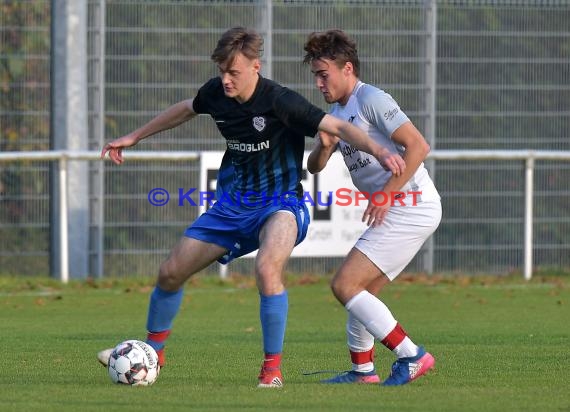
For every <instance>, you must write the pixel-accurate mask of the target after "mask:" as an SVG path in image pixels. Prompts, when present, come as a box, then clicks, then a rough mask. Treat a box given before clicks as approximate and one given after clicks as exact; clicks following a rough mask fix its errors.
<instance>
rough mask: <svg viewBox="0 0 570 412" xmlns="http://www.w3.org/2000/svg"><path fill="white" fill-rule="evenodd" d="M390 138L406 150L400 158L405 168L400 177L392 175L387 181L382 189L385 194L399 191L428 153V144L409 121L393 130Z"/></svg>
mask: <svg viewBox="0 0 570 412" xmlns="http://www.w3.org/2000/svg"><path fill="white" fill-rule="evenodd" d="M391 138H392V140H393V141H394V142H395V143H397V144H399V145H401V146H403V147H404V148H405V149H406V151H405V152H404V154H403V156H402V157H403V159H404V162H406V168H405V170H404V172H403V173H402V174H401V175H399V176H395V175H392V176H391V177H390V179H388V182H387V183H386V185H385V186H384V188H383V190H384V192H385V193H390V192H397V191H399V190H400V189H401V188H402V187H403V186H404V185H405V184H406V183H407V182H408V180H410V179H411V178H412V176H413V175H414V173H416V171H417V170H418V168H419V167H420V165H421V164H422V162H423V161H424V160H425V159H426V157H427V155H428V154H429V152H430V146H429V144H428V142H427V141H426V139H425V138H424V137H423V135H422V134H421V133H420V131H419V130H418V129H417V128H416V126H414V124H413V123H412V122H411V121H408V122H406V123H404V124H402V125H401V126H400V127H398V128H397V129H396V130H394V132H393V133H392V136H391Z"/></svg>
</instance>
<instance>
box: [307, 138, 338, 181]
mask: <svg viewBox="0 0 570 412" xmlns="http://www.w3.org/2000/svg"><path fill="white" fill-rule="evenodd" d="M338 140H339V138H338V137H336V136H333V135H331V134H328V133H327V132H323V131H321V132H319V135H318V136H317V138H316V140H315V146H314V147H313V150H312V151H311V153H310V154H309V157H308V159H307V170H308V171H309V173H312V174H315V173H319V172H320V171H321V170H323V169H324V168H325V166H326V165H327V162H328V161H329V159H330V158H331V156H332V154H333V153H334V151H335V150H336V147H337V145H338Z"/></svg>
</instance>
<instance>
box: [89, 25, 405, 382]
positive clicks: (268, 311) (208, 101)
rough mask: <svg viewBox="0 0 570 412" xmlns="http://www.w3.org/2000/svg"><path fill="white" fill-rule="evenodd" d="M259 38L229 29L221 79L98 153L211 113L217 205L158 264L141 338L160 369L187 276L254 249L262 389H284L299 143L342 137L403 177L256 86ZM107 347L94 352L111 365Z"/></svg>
mask: <svg viewBox="0 0 570 412" xmlns="http://www.w3.org/2000/svg"><path fill="white" fill-rule="evenodd" d="M262 46H263V39H262V37H261V36H260V35H259V34H258V33H256V32H255V31H253V30H250V29H246V28H242V27H234V28H232V29H229V30H228V31H226V32H225V33H224V34H223V35H222V36H221V38H220V39H219V41H218V44H217V46H216V48H215V50H214V51H213V53H212V56H211V58H212V60H213V61H214V62H215V63H216V64H217V67H218V69H219V76H218V77H215V78H212V79H210V80H209V81H207V82H206V83H205V84H204V85H203V86H202V87H201V88H200V89H199V90H198V93H197V94H196V96H195V97H194V98H191V99H188V100H184V101H181V102H179V103H176V104H174V105H172V106H170V107H169V108H168V109H166V110H165V111H164V112H162V113H161V114H159V115H158V116H156V117H155V118H154V119H152V120H150V121H149V122H148V123H147V124H145V125H144V126H142V127H141V128H139V129H137V130H135V131H133V132H131V133H129V134H127V135H125V136H123V137H120V138H118V139H116V140H114V141H112V142H110V143H108V144H106V145H105V147H104V148H103V150H102V152H101V156H102V157H104V156H105V155H106V154H107V153H108V154H109V157H110V158H111V159H112V160H113V161H114V162H115V163H116V164H121V163H122V162H123V160H124V159H123V155H122V152H123V149H124V148H127V147H131V146H134V145H136V144H137V143H138V142H139V141H140V140H142V139H144V138H146V137H149V136H151V135H154V134H156V133H159V132H161V131H164V130H167V129H171V128H173V127H176V126H178V125H180V124H182V123H184V122H186V121H188V120H190V119H192V118H194V117H195V116H196V115H198V114H208V115H210V116H211V117H212V118H213V119H214V121H215V123H216V126H217V127H218V129H219V131H220V133H221V134H222V136H223V137H224V138H225V139H226V141H227V149H226V152H225V154H224V157H223V159H222V164H221V166H220V169H219V173H218V180H217V189H216V199H218V201H217V202H216V203H214V205H213V206H212V207H211V208H210V209H208V211H206V212H205V213H204V214H202V215H201V216H199V217H198V218H197V219H196V220H195V221H194V222H193V223H192V224H191V225H190V227H188V228H187V229H186V231H185V232H184V237H182V238H181V239H180V240H179V241H178V243H177V244H176V245H175V246H174V247H173V249H172V250H171V252H170V255H169V256H168V258H167V259H166V260H165V261H164V262H163V263H162V264H161V265H160V269H159V273H158V279H157V283H156V286H155V288H154V290H153V292H152V293H151V296H150V302H149V308H148V318H147V331H148V334H147V339H146V342H147V343H149V344H150V345H151V346H152V347H153V348H154V349H155V350H156V351H157V353H158V355H159V365H160V366H163V365H164V361H165V356H164V346H165V342H166V339H167V338H168V336H169V334H170V331H171V329H172V325H173V320H174V318H175V316H176V314H177V313H178V311H179V308H180V304H181V300H182V295H183V287H184V284H185V282H186V281H187V280H188V279H189V278H190V276H192V275H194V274H195V273H197V272H199V271H200V270H202V269H204V268H205V267H207V266H208V265H210V264H211V263H214V262H216V261H218V262H221V263H228V262H230V261H231V260H232V259H235V258H238V257H240V256H243V255H246V254H248V253H250V252H252V251H254V250H258V252H257V256H256V258H255V277H256V283H257V287H258V290H259V296H260V321H261V330H262V335H263V351H264V354H265V359H264V361H263V364H262V367H261V372H260V374H259V377H258V386H259V387H281V386H283V377H282V374H281V368H280V367H281V356H282V352H283V341H284V336H285V327H286V321H287V313H288V296H287V290H286V288H285V285H284V280H283V270H284V268H285V265H286V263H287V260H288V258H289V256H290V254H291V252H292V250H293V248H294V247H295V245H297V244H299V243H300V242H301V241H302V240H303V239H304V237H305V235H306V232H307V226H308V224H309V213H308V210H307V208H306V205H305V204H304V202H302V201H300V199H301V198H302V194H303V188H302V186H301V183H300V181H301V172H302V161H303V153H304V141H305V136H310V137H312V136H314V135H315V134H316V133H317V132H318V131H319V130H320V131H325V132H328V133H330V134H333V135H336V136H339V137H340V138H342V139H345V140H346V141H347V142H349V143H350V144H351V145H353V146H355V147H357V148H359V149H360V150H363V151H365V152H367V153H370V154H372V155H373V156H374V158H376V159H377V160H378V161H379V162H380V163H381V164H382V165H383V167H386V168H387V169H388V170H390V171H391V172H392V173H394V174H395V175H399V174H401V173H402V172H403V171H404V169H405V163H404V161H403V159H402V158H401V156H399V154H397V153H393V152H390V151H389V150H387V149H385V148H383V147H382V146H380V145H378V144H377V143H375V142H373V140H372V139H370V138H369V137H368V136H367V135H366V133H364V132H363V131H361V130H360V129H358V128H357V127H355V126H353V125H351V124H350V123H348V122H346V121H342V120H340V119H338V118H335V117H333V116H331V115H328V114H325V113H324V112H323V111H322V110H321V109H319V108H318V107H316V106H314V105H312V104H310V103H309V102H308V101H307V100H306V99H305V98H303V97H302V96H301V95H299V94H298V93H296V92H294V91H292V90H289V89H287V88H285V87H283V86H280V85H279V84H277V83H275V82H273V81H271V80H268V79H265V78H263V77H262V76H261V75H260V74H259V71H260V68H261V63H260V57H261V53H262ZM110 353H111V349H106V350H103V351H101V352H99V353H98V354H97V358H98V359H99V361H100V362H101V363H102V364H104V365H106V364H108V359H109V355H110Z"/></svg>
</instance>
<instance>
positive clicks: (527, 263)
mask: <svg viewBox="0 0 570 412" xmlns="http://www.w3.org/2000/svg"><path fill="white" fill-rule="evenodd" d="M124 156H125V158H126V159H132V160H148V161H158V160H170V161H183V160H198V159H200V152H192V151H172V152H167V151H163V152H152V151H129V152H125V153H124ZM428 158H429V159H434V160H463V159H464V160H524V161H525V162H526V173H525V206H524V207H525V216H524V267H523V275H524V278H525V279H526V280H529V279H531V277H532V267H533V259H532V258H533V256H532V251H533V233H532V226H533V191H534V163H535V160H563V161H568V160H570V151H540V150H434V151H432V152H431V153H430V154H429V157H428ZM17 160H36V161H39V160H44V161H45V160H56V161H58V179H59V187H60V191H59V205H60V221H59V224H60V238H59V242H60V245H59V246H60V247H59V250H60V256H59V258H60V261H61V271H60V276H59V277H60V280H61V281H62V282H64V283H66V282H68V280H69V263H68V262H69V244H68V237H67V224H68V223H67V222H68V220H67V216H68V209H67V205H68V185H67V168H68V162H69V161H70V160H71V161H73V160H101V158H100V152H97V151H66V150H59V151H58V150H55V151H30V152H3V153H0V162H7V161H17Z"/></svg>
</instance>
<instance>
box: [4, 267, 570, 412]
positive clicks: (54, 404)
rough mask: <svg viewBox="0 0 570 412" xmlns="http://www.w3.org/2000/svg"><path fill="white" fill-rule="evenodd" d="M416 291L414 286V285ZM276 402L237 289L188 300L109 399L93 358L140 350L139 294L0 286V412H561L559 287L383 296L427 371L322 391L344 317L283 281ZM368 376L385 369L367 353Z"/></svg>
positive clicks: (341, 342)
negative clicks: (158, 369)
mask: <svg viewBox="0 0 570 412" xmlns="http://www.w3.org/2000/svg"><path fill="white" fill-rule="evenodd" d="M413 279H415V280H413ZM288 283H289V285H290V287H289V299H290V302H289V303H290V312H289V322H288V329H287V335H286V342H285V353H284V364H283V374H284V380H285V387H284V388H282V389H258V388H256V382H257V380H256V378H257V373H258V372H259V367H260V365H261V359H262V353H261V335H260V330H259V320H258V318H259V315H258V296H257V291H256V289H255V288H254V286H253V283H252V281H251V279H249V278H237V279H233V280H231V281H228V282H221V281H219V280H217V279H215V278H206V277H200V278H198V280H194V281H193V282H192V283H191V284H189V285H188V287H187V288H186V295H185V299H184V303H183V307H182V310H181V312H180V314H179V316H178V317H177V319H176V321H175V328H174V332H173V334H172V336H171V338H170V340H169V345H168V354H167V366H166V367H165V368H164V369H163V371H162V373H161V375H160V376H159V378H158V381H157V382H156V383H155V385H153V386H151V387H138V388H137V387H134V388H131V387H125V386H119V385H114V384H112V383H111V381H110V380H109V378H108V376H107V372H106V370H105V369H104V368H103V367H102V366H100V365H99V364H98V363H97V361H96V359H95V354H96V352H97V351H98V350H99V349H102V348H105V347H109V346H114V344H116V343H118V342H119V341H121V340H124V339H127V338H137V339H141V338H144V334H143V331H144V324H145V321H146V308H147V302H148V295H149V293H150V291H151V286H150V285H151V283H150V280H138V281H136V280H130V281H127V280H120V281H119V280H115V281H112V280H103V281H97V282H83V283H71V284H69V285H66V286H61V285H59V284H58V283H57V282H54V281H48V280H46V279H25V278H24V279H20V280H18V279H15V278H1V277H0V325H1V326H2V329H1V335H0V348H2V354H3V356H2V366H1V368H0V411H3V412H7V411H79V412H86V411H153V412H155V411H343V412H345V411H371V410H374V411H398V412H401V411H477V412H479V411H533V412H542V411H557V412H570V378H569V374H568V371H569V370H570V278H568V277H567V276H566V277H558V278H540V279H538V278H537V279H533V280H532V281H530V282H524V281H523V280H520V279H519V278H516V279H513V278H508V279H507V278H501V279H496V278H495V279H494V278H487V277H472V278H468V277H458V278H455V277H436V278H425V277H424V278H421V279H419V280H418V278H408V279H405V278H404V279H399V280H398V281H396V282H395V283H394V284H393V285H390V286H389V287H388V289H387V290H386V292H385V293H384V295H383V299H384V301H385V302H386V303H387V304H388V306H389V307H390V308H391V309H392V310H393V312H394V315H395V316H396V318H397V319H398V320H399V321H400V322H401V323H402V325H403V326H404V328H405V329H407V330H408V332H410V334H411V336H412V338H413V339H414V340H415V341H416V342H417V343H421V344H425V345H426V348H427V349H428V350H429V351H430V352H431V353H432V354H433V355H434V356H435V358H436V369H435V371H434V372H432V373H431V374H429V375H427V376H426V377H423V378H421V379H419V380H418V381H416V382H413V383H412V384H410V385H407V386H404V387H390V388H385V387H380V386H377V385H371V386H355V385H322V384H320V383H319V382H318V381H319V379H323V378H325V377H328V376H330V375H327V374H324V375H311V376H304V375H303V372H310V371H318V370H337V371H342V370H345V369H347V368H348V367H349V362H348V354H347V349H346V344H345V334H344V323H345V311H344V309H343V308H342V307H341V306H340V305H339V304H338V303H337V302H336V301H335V300H334V299H333V297H332V295H331V293H330V291H329V289H328V284H327V280H326V279H325V278H317V277H316V278H308V277H302V278H301V277H294V276H290V277H289V279H288ZM376 353H377V368H378V369H379V374H380V375H381V377H385V376H386V375H387V374H388V370H389V367H390V364H391V363H392V361H393V355H392V354H391V353H389V352H388V351H387V350H386V349H385V348H383V347H382V346H381V345H377V350H376Z"/></svg>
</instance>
